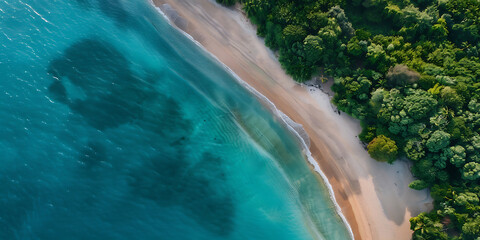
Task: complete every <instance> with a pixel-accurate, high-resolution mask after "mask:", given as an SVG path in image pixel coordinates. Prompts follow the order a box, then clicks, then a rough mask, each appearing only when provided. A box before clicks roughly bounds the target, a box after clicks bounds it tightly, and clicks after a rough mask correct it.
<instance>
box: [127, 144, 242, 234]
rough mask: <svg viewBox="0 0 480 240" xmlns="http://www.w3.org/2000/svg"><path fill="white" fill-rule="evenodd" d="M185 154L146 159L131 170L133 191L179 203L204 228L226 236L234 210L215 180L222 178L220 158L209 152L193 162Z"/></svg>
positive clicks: (166, 204)
mask: <svg viewBox="0 0 480 240" xmlns="http://www.w3.org/2000/svg"><path fill="white" fill-rule="evenodd" d="M185 158H186V156H182V154H180V153H177V154H176V155H174V154H165V155H159V156H157V157H155V158H152V159H150V161H148V163H146V164H145V166H143V167H142V168H141V169H138V170H137V171H135V172H134V173H133V174H132V178H133V179H134V180H133V181H132V182H131V187H132V189H133V191H134V193H135V194H136V195H139V196H142V197H144V198H147V199H150V200H152V201H155V202H157V203H158V204H161V205H164V206H181V207H182V208H183V209H184V211H185V213H186V214H187V215H189V216H191V217H192V218H193V219H195V220H196V221H197V222H198V223H199V224H200V225H202V226H203V227H205V228H206V229H208V230H210V231H212V232H214V233H216V234H218V235H220V236H227V235H228V234H230V233H231V232H232V230H233V227H234V226H233V218H234V214H235V212H234V204H233V201H232V198H231V196H230V194H228V190H227V187H222V186H221V184H220V183H218V182H219V181H220V182H222V183H223V182H224V181H225V173H224V172H223V167H222V162H223V160H222V159H220V158H219V157H216V156H214V155H213V154H210V153H205V154H203V156H202V158H201V159H200V160H199V162H198V163H196V164H189V162H188V161H187V160H185ZM213 181H215V184H213ZM219 185H220V186H219Z"/></svg>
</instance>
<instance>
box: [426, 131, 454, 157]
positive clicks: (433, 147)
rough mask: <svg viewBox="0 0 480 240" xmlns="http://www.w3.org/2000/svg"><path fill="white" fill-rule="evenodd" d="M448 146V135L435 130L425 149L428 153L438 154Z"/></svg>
mask: <svg viewBox="0 0 480 240" xmlns="http://www.w3.org/2000/svg"><path fill="white" fill-rule="evenodd" d="M449 144H450V134H448V133H446V132H444V131H441V130H437V131H435V132H434V133H433V134H432V136H430V138H429V139H428V140H427V144H426V145H427V148H428V150H429V151H430V152H438V151H440V150H441V149H443V148H445V147H446V146H448V145H449Z"/></svg>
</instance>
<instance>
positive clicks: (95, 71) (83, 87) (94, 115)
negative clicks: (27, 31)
mask: <svg viewBox="0 0 480 240" xmlns="http://www.w3.org/2000/svg"><path fill="white" fill-rule="evenodd" d="M49 73H50V74H51V75H52V76H53V77H54V78H55V81H54V82H53V83H52V84H51V85H50V87H49V91H50V93H51V95H52V97H54V98H55V99H56V100H58V101H59V102H62V103H64V104H67V105H68V106H69V107H70V108H71V109H72V110H73V111H75V112H76V113H78V114H80V115H82V116H83V117H84V119H85V120H86V121H87V122H88V123H89V124H90V125H91V126H93V127H95V128H97V129H99V130H104V129H107V128H114V127H118V126H120V125H122V124H125V123H128V122H131V121H132V120H133V119H136V118H139V117H140V116H141V114H142V107H141V104H142V103H143V102H145V101H148V100H153V99H154V98H155V96H156V94H155V92H154V91H153V90H150V89H151V88H149V86H148V83H146V82H145V81H142V80H140V79H138V78H136V77H134V76H133V74H132V73H131V72H130V70H129V64H128V61H127V60H126V59H125V57H124V56H123V55H122V54H121V53H120V52H118V51H117V50H116V49H115V48H113V47H112V46H111V45H110V44H108V43H106V42H104V41H99V40H94V39H83V40H81V41H79V42H77V43H75V44H73V45H72V46H70V47H69V48H68V49H66V50H65V52H64V55H63V56H62V57H60V58H58V59H55V60H53V61H52V62H51V63H50V66H49Z"/></svg>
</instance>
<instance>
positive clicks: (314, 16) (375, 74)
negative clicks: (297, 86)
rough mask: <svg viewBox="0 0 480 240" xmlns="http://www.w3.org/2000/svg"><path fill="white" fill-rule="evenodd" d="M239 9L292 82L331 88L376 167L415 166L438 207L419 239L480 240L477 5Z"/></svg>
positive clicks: (306, 2) (423, 0)
mask: <svg viewBox="0 0 480 240" xmlns="http://www.w3.org/2000/svg"><path fill="white" fill-rule="evenodd" d="M217 1H218V2H220V3H222V4H225V5H233V4H235V3H236V2H239V1H238V0H217ZM240 2H241V3H242V5H243V9H244V11H245V13H246V14H247V16H248V17H249V19H250V20H251V21H252V22H253V23H254V24H255V25H256V26H257V29H258V35H259V36H261V37H264V38H265V44H266V45H267V46H268V47H270V48H271V49H272V50H274V51H275V52H277V53H278V54H279V60H280V63H281V64H282V66H283V68H284V69H285V71H286V72H287V73H288V74H290V75H291V76H292V77H293V78H294V79H295V80H296V81H298V82H304V81H306V80H309V79H311V78H312V77H321V78H322V79H326V78H325V77H324V76H328V77H332V78H333V79H334V84H333V86H332V90H333V91H334V92H335V96H334V97H333V102H334V104H335V105H336V106H337V107H338V109H339V110H341V111H343V112H346V113H348V114H350V115H351V116H353V117H355V118H356V119H359V120H360V122H361V125H362V128H363V131H362V133H361V134H360V135H359V137H360V139H361V140H362V141H363V142H365V143H368V146H367V149H368V152H369V154H370V155H371V156H372V158H374V159H376V160H378V161H384V162H388V163H393V162H394V161H396V160H397V159H399V158H408V159H410V160H411V161H412V162H413V167H412V168H411V171H412V173H413V175H414V176H415V177H416V178H417V180H415V181H413V182H412V183H411V184H410V187H411V188H413V189H417V190H421V189H425V188H430V190H431V195H432V197H433V199H434V209H433V210H432V211H431V212H425V213H421V214H420V215H418V216H416V217H413V218H411V219H410V224H411V229H412V230H413V236H412V237H413V239H422V240H423V239H435V240H443V239H466V240H467V239H472V240H474V239H480V203H479V202H480V184H479V183H480V60H479V57H480V41H479V40H480V1H478V0H241V1H240Z"/></svg>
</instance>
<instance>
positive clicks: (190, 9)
mask: <svg viewBox="0 0 480 240" xmlns="http://www.w3.org/2000/svg"><path fill="white" fill-rule="evenodd" d="M165 3H168V4H169V5H170V6H172V9H174V11H175V12H176V13H178V15H177V16H175V18H174V19H173V20H172V19H171V23H172V25H176V27H177V28H179V29H180V30H182V31H183V32H184V33H185V34H186V35H188V36H190V38H191V39H192V40H193V41H195V42H196V43H197V44H199V45H200V46H201V47H203V48H204V49H205V50H206V51H207V52H208V53H210V54H211V55H212V56H213V57H214V58H216V59H217V60H218V61H219V62H221V63H223V65H224V67H225V68H226V69H227V70H228V71H230V72H231V73H232V75H234V76H235V77H236V78H237V81H239V82H240V83H242V81H244V84H242V85H244V86H245V87H246V88H247V89H248V90H250V91H251V92H252V93H254V94H255V95H257V97H259V98H265V99H266V101H268V102H270V103H271V104H272V105H273V106H274V108H275V109H276V110H277V111H278V113H279V115H280V118H281V119H282V120H283V121H284V123H285V124H286V125H287V127H289V128H292V129H290V130H291V131H293V132H295V133H296V134H297V136H298V137H299V139H300V141H301V142H303V144H304V146H305V147H306V149H307V150H306V155H307V158H308V161H309V162H310V163H311V164H312V165H313V168H314V169H315V170H316V171H317V172H318V173H319V175H321V176H322V177H324V178H325V180H326V181H325V180H324V182H325V184H326V185H327V187H328V188H329V192H330V197H331V198H332V200H333V201H334V203H335V205H336V207H337V212H338V213H339V215H340V216H341V217H342V220H344V222H345V223H346V226H347V228H349V230H350V231H351V234H353V235H354V237H355V239H410V238H411V231H410V230H409V222H408V219H409V218H410V217H411V216H413V215H416V214H418V213H419V212H421V211H426V210H428V208H429V207H430V205H431V204H429V203H430V202H431V200H430V198H429V194H428V192H427V191H415V190H411V189H409V188H408V183H409V182H410V181H411V180H413V177H412V176H411V173H410V171H409V166H408V162H405V161H400V160H398V161H397V162H396V163H395V164H393V165H388V164H385V163H378V162H376V161H374V160H372V159H371V158H370V157H369V156H368V153H366V151H365V150H364V148H363V146H361V144H360V141H359V140H358V138H355V137H356V136H355V135H358V133H359V129H360V126H359V123H358V121H356V120H354V119H352V118H350V117H348V116H346V114H342V115H338V113H335V112H334V110H333V109H332V107H331V105H330V101H329V100H330V99H329V97H328V96H327V95H326V94H325V93H322V92H321V91H320V90H319V89H316V88H314V87H309V86H305V85H300V84H297V83H295V82H294V81H293V80H292V79H291V78H290V77H289V76H287V75H286V74H285V73H284V71H283V70H282V69H281V67H280V64H279V63H278V60H277V59H276V58H275V56H274V54H273V53H272V52H271V51H270V50H269V49H267V47H266V46H265V45H264V44H263V40H262V39H260V38H258V37H257V36H256V32H255V29H254V27H253V26H252V25H251V24H250V23H249V21H248V20H247V19H246V18H245V16H244V15H243V14H242V12H241V11H238V10H237V9H229V8H224V7H221V6H219V5H218V4H216V3H213V2H212V1H209V0H197V1H195V2H194V3H192V2H189V1H183V0H153V4H154V5H155V6H156V7H158V8H160V7H161V5H163V4H165ZM164 15H165V16H166V15H167V14H164ZM220 21H221V22H220ZM256 93H258V94H256ZM259 95H261V96H259ZM272 110H273V109H272ZM282 114H284V115H285V116H286V117H287V118H288V119H285V118H284V117H283V116H282ZM289 120H291V121H293V122H294V123H298V124H300V125H302V126H303V129H304V130H305V132H306V133H307V134H308V136H307V140H309V142H310V146H309V149H310V152H309V151H308V144H307V143H306V141H305V139H304V138H303V136H301V134H300V133H298V132H297V131H295V130H294V129H293V126H291V125H290V124H289V123H288V121H289ZM308 153H311V156H308V155H309V154H308ZM320 169H322V170H320ZM395 172H396V173H395ZM319 177H320V176H319ZM392 178H395V179H394V180H392ZM399 185H400V186H399ZM422 196H423V197H422ZM342 213H343V214H342ZM343 215H344V217H343Z"/></svg>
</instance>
